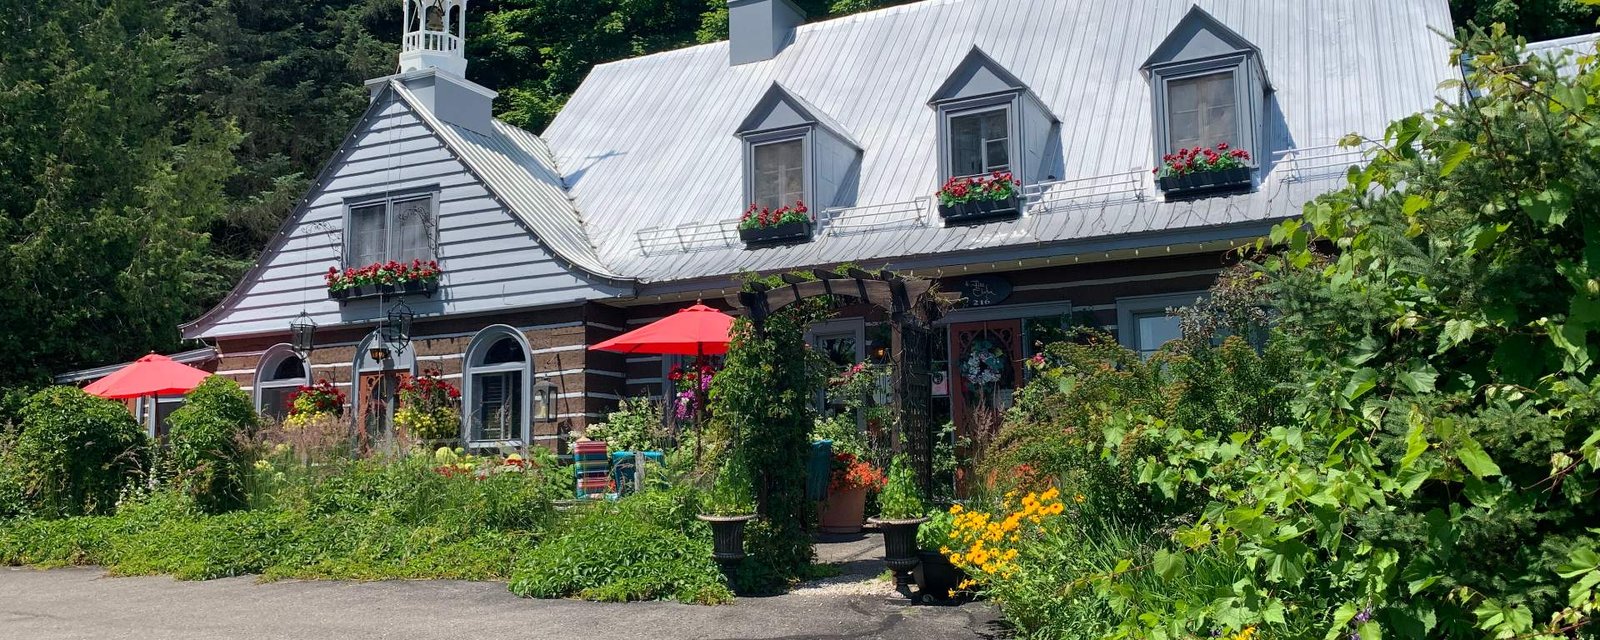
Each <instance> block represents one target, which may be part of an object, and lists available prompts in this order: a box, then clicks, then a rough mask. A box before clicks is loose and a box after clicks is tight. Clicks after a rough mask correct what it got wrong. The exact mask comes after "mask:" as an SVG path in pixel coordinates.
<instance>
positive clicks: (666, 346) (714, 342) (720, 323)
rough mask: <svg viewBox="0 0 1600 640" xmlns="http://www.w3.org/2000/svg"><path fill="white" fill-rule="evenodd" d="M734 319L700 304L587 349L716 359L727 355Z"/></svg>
mask: <svg viewBox="0 0 1600 640" xmlns="http://www.w3.org/2000/svg"><path fill="white" fill-rule="evenodd" d="M732 330H733V316H730V315H728V314H726V313H723V312H721V311H717V310H716V309H712V308H711V307H708V306H705V305H703V304H700V303H698V302H697V303H695V304H694V306H691V307H688V308H686V309H679V310H678V312H677V313H674V314H672V315H670V316H667V317H665V318H662V319H660V320H657V321H655V322H652V323H650V324H647V325H645V326H642V327H639V328H638V329H634V330H633V331H629V332H627V333H624V334H622V335H620V336H617V337H615V338H612V339H610V340H607V341H605V342H602V343H600V344H597V345H594V346H592V347H589V348H590V349H594V350H598V351H616V352H620V353H647V354H651V355H671V356H715V355H721V354H724V353H727V352H728V341H729V340H730V339H731V335H730V334H731V332H732Z"/></svg>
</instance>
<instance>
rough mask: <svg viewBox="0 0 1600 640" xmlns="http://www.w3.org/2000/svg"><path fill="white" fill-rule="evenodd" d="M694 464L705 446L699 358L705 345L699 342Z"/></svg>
mask: <svg viewBox="0 0 1600 640" xmlns="http://www.w3.org/2000/svg"><path fill="white" fill-rule="evenodd" d="M694 352H695V355H694V464H695V466H697V467H698V466H700V452H701V451H702V450H703V447H705V440H706V437H705V436H706V432H705V424H704V421H705V415H704V414H705V410H706V401H705V398H704V397H703V396H704V394H702V393H701V392H700V359H701V358H704V357H705V347H704V346H701V345H700V343H698V342H697V343H695V346H694Z"/></svg>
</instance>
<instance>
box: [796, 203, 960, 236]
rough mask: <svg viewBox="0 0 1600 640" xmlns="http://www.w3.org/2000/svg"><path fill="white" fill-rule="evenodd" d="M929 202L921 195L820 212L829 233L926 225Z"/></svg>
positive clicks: (842, 233) (930, 205)
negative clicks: (902, 200) (897, 200)
mask: <svg viewBox="0 0 1600 640" xmlns="http://www.w3.org/2000/svg"><path fill="white" fill-rule="evenodd" d="M932 205H933V197H932V196H923V197H921V198H916V199H914V200H906V201H904V202H889V203H885V204H868V205H862V206H859V207H830V208H828V209H826V210H824V211H823V212H822V218H823V219H824V220H826V221H827V233H828V235H844V234H850V233H870V232H873V231H878V230H884V229H904V228H906V227H926V226H928V220H929V213H930V211H931V210H932V208H933V207H932Z"/></svg>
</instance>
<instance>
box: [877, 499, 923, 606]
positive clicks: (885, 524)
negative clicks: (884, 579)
mask: <svg viewBox="0 0 1600 640" xmlns="http://www.w3.org/2000/svg"><path fill="white" fill-rule="evenodd" d="M927 521H928V519H927V518H914V519H911V520H885V519H882V518H871V519H868V520H867V522H871V523H872V524H874V525H877V527H878V531H879V532H880V533H882V534H883V564H884V565H885V566H887V567H889V570H890V571H893V572H894V584H895V588H896V589H898V590H899V591H900V592H901V593H904V594H905V595H907V596H908V597H909V596H910V595H911V593H910V591H911V586H910V585H911V570H912V569H915V568H916V566H917V563H918V562H919V561H920V560H919V559H918V558H917V529H919V528H921V527H922V523H924V522H927Z"/></svg>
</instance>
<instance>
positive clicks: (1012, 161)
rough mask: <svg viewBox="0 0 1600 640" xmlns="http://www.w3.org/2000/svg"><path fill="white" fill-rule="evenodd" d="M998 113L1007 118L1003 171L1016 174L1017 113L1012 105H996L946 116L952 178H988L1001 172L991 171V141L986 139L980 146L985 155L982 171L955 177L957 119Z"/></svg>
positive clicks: (946, 146) (947, 154) (946, 154)
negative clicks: (1015, 122)
mask: <svg viewBox="0 0 1600 640" xmlns="http://www.w3.org/2000/svg"><path fill="white" fill-rule="evenodd" d="M996 112H999V113H1002V114H1005V117H1006V137H1005V141H1006V161H1005V165H1004V166H1005V169H1003V171H1007V172H1010V173H1012V174H1015V173H1016V168H1017V165H1016V157H1017V154H1016V143H1017V138H1016V135H1015V129H1016V127H1013V126H1012V122H1013V120H1014V118H1015V113H1014V112H1013V111H1012V110H1011V105H1009V104H1002V105H995V106H989V107H980V108H976V109H967V110H964V111H950V112H946V113H945V114H944V132H945V144H944V148H945V166H947V167H949V168H950V169H949V171H947V173H948V174H950V177H952V178H969V177H976V176H987V175H989V174H990V173H992V172H994V171H1001V169H991V168H990V165H992V164H993V163H992V162H991V160H992V158H990V157H989V140H988V139H984V140H983V141H982V142H981V143H980V144H979V146H978V150H979V152H980V153H981V154H982V155H983V164H984V168H983V169H982V170H980V171H978V172H977V173H966V174H961V175H955V164H956V159H955V153H956V145H955V121H956V120H957V119H959V118H972V117H981V116H985V115H988V114H991V113H996Z"/></svg>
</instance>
